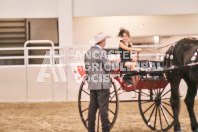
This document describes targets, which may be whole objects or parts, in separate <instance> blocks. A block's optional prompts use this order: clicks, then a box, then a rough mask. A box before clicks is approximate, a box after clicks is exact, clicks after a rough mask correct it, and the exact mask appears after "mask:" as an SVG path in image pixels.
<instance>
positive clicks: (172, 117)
mask: <svg viewBox="0 0 198 132" xmlns="http://www.w3.org/2000/svg"><path fill="white" fill-rule="evenodd" d="M162 107H163V108H164V109H165V110H166V112H168V114H169V115H170V116H171V117H172V118H173V115H172V114H171V113H170V112H169V111H168V109H167V108H166V107H165V106H164V105H162Z"/></svg>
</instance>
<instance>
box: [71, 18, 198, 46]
mask: <svg viewBox="0 0 198 132" xmlns="http://www.w3.org/2000/svg"><path fill="white" fill-rule="evenodd" d="M120 27H124V28H126V29H128V30H129V31H130V32H131V36H132V37H133V36H153V35H159V36H171V35H189V34H198V30H197V29H198V15H167V16H115V17H82V18H81V17H79V18H73V41H74V46H91V45H89V44H88V42H89V40H90V39H91V38H92V37H93V36H94V35H95V34H96V33H98V32H104V33H106V34H109V35H111V37H112V38H110V39H107V47H108V46H117V45H118V42H119V38H118V37H116V36H117V34H118V32H119V29H120Z"/></svg>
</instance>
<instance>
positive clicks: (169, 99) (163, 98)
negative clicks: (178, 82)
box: [161, 98, 170, 100]
mask: <svg viewBox="0 0 198 132" xmlns="http://www.w3.org/2000/svg"><path fill="white" fill-rule="evenodd" d="M167 99H169V100H170V98H163V99H161V100H167Z"/></svg>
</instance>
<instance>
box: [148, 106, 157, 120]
mask: <svg viewBox="0 0 198 132" xmlns="http://www.w3.org/2000/svg"><path fill="white" fill-rule="evenodd" d="M155 109H156V105H155V106H154V108H153V110H152V112H151V115H150V117H149V119H148V122H149V121H150V120H151V117H152V115H153V113H154V111H155Z"/></svg>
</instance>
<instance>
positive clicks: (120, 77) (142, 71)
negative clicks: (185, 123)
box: [78, 52, 197, 131]
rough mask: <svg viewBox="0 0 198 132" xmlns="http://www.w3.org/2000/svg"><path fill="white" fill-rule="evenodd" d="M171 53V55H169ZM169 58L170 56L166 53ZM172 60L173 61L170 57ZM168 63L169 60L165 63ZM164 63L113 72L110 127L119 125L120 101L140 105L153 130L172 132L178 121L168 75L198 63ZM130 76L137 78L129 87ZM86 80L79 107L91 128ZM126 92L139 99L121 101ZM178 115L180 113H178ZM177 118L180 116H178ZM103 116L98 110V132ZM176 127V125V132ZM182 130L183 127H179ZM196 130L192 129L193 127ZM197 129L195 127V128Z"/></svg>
mask: <svg viewBox="0 0 198 132" xmlns="http://www.w3.org/2000/svg"><path fill="white" fill-rule="evenodd" d="M167 53H168V52H167ZM165 57H166V59H167V54H166V56H165ZM170 59H171V58H170ZM165 61H166V60H165ZM163 64H164V63H163V62H161V61H149V60H144V61H138V68H137V69H136V70H135V71H127V72H121V71H120V69H118V70H117V71H114V72H112V73H111V75H112V79H111V83H112V85H111V88H110V97H109V122H110V128H112V127H113V125H114V124H115V122H116V118H117V115H118V109H119V102H134V101H137V102H138V104H139V110H140V114H141V116H142V118H143V120H144V122H145V123H146V125H147V126H148V127H149V128H150V129H152V130H162V131H167V130H169V129H170V128H171V127H172V126H173V125H174V122H175V117H174V111H173V110H172V107H171V103H170V101H171V97H170V96H171V91H172V90H171V88H170V87H169V86H167V85H168V83H169V81H168V79H167V77H166V73H167V72H168V73H172V72H175V69H179V68H183V67H191V68H192V67H193V66H194V65H195V66H197V64H193V65H192V63H191V64H190V65H182V66H181V67H179V66H178V67H173V66H169V67H164V65H163ZM131 76H138V79H137V80H136V82H135V84H132V85H131V84H130V80H131V78H130V77H131ZM87 88H88V83H87V78H86V77H85V78H84V79H83V81H82V83H81V85H80V89H79V96H78V106H79V112H80V116H81V119H82V122H83V124H84V126H85V127H86V128H88V108H89V99H90V98H89V96H90V94H89V90H88V89H87ZM126 92H135V93H137V94H138V99H136V100H119V96H120V95H121V94H123V93H126ZM177 112H178V111H177ZM177 116H178V115H177ZM99 118H100V113H99V111H98V119H97V125H98V127H97V129H98V130H99V123H100V119H99ZM176 129H177V126H175V130H176ZM178 129H180V126H179V127H178ZM192 129H193V128H192ZM194 129H196V128H194Z"/></svg>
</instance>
